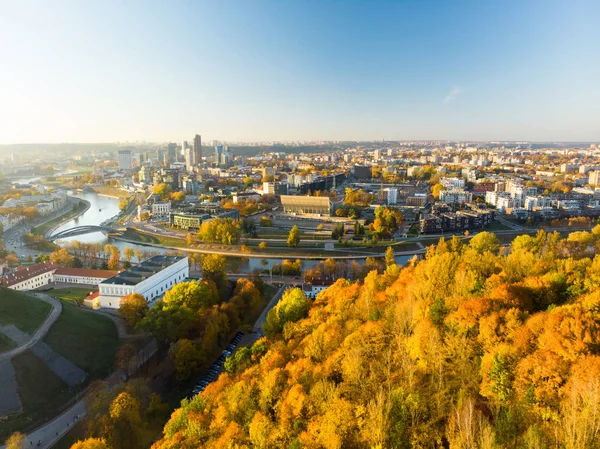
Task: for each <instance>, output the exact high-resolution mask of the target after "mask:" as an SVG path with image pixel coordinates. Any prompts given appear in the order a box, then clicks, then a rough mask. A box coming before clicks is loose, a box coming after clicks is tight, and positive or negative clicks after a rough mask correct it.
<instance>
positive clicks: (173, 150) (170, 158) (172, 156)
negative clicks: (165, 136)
mask: <svg viewBox="0 0 600 449" xmlns="http://www.w3.org/2000/svg"><path fill="white" fill-rule="evenodd" d="M173 162H177V144H176V143H172V142H171V143H169V145H168V146H167V163H169V164H172V163H173Z"/></svg>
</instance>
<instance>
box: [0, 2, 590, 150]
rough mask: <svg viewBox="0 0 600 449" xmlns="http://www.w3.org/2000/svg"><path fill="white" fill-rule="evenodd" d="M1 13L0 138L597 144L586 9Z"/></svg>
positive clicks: (404, 5) (261, 6) (316, 7)
mask: <svg viewBox="0 0 600 449" xmlns="http://www.w3.org/2000/svg"><path fill="white" fill-rule="evenodd" d="M3 9H4V14H3V15H2V17H0V40H2V41H4V42H8V43H9V45H5V46H3V47H2V48H1V49H0V65H1V66H3V70H1V71H0V83H2V85H3V86H5V87H6V88H5V90H4V92H3V101H2V102H0V124H1V127H0V129H1V130H2V132H0V144H15V143H36V142H39V143H66V142H90V143H91V142H136V141H138V142H139V141H148V142H168V141H175V142H181V141H182V140H187V141H189V142H190V143H191V141H192V139H193V136H194V134H195V133H196V132H198V133H200V134H202V135H203V136H206V137H205V140H207V141H209V140H213V139H218V140H221V141H227V142H229V141H245V142H261V141H375V140H381V139H382V138H385V139H386V140H402V141H419V140H450V141H578V142H594V141H598V140H600V131H599V130H600V89H597V87H596V81H595V76H594V75H595V73H596V72H597V69H598V68H600V67H599V66H600V63H598V62H597V60H596V58H594V54H595V49H596V48H597V47H598V43H599V40H600V38H598V36H597V35H595V34H594V22H593V18H594V17H597V16H598V14H597V13H598V12H600V6H599V5H597V4H594V3H593V2H591V1H580V2H569V3H567V2H560V1H552V2H541V1H529V2H502V3H501V4H500V3H499V4H480V3H476V2H468V1H465V2H460V3H455V4H453V5H448V4H445V3H443V2H428V3H427V4H417V3H412V2H397V3H393V4H392V3H387V2H383V3H379V2H375V3H373V2H370V3H368V4H367V3H364V4H363V3H358V2H350V3H346V4H343V5H340V4H339V3H334V2H325V3H318V4H317V3H308V2H306V3H296V4H292V3H286V4H283V3H275V2H252V3H234V2H219V3H208V2H202V3H198V4H196V3H193V4H192V3H185V2H176V3H174V4H169V5H168V6H167V5H160V4H151V5H147V4H144V3H141V2H129V3H126V4H123V3H118V2H108V3H103V4H91V3H90V4H78V3H75V2H68V1H62V2H53V3H52V4H49V3H44V2H38V3H36V5H35V7H33V8H32V7H31V4H28V5H20V4H16V3H8V2H7V3H6V4H5V6H4V8H3ZM32 11H35V12H33V13H32ZM107 24H110V26H108V27H107V26H106V25H107ZM24 30H30V31H31V30H33V31H32V32H24Z"/></svg>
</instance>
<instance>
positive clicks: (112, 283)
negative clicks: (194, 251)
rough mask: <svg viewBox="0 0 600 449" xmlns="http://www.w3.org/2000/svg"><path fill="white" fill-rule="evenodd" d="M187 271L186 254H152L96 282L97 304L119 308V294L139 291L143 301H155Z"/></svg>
mask: <svg viewBox="0 0 600 449" xmlns="http://www.w3.org/2000/svg"><path fill="white" fill-rule="evenodd" d="M189 275H190V267H189V262H188V258H187V257H186V256H154V257H152V258H151V259H148V260H146V261H144V262H142V263H141V264H139V265H136V266H134V267H132V268H129V269H128V270H125V271H122V272H121V273H119V274H117V275H116V276H113V277H111V278H109V279H106V280H105V281H102V282H101V283H100V284H99V286H98V287H99V293H100V295H99V296H98V298H99V301H100V307H107V308H111V309H118V308H119V305H120V302H121V298H122V297H123V296H125V295H129V294H131V293H139V294H141V295H143V296H144V298H146V301H148V302H151V301H155V300H156V299H159V298H160V297H162V296H163V295H164V294H165V292H166V291H167V290H169V289H170V288H171V287H173V286H174V285H175V284H177V283H179V282H183V281H184V280H185V279H186V278H188V277H189Z"/></svg>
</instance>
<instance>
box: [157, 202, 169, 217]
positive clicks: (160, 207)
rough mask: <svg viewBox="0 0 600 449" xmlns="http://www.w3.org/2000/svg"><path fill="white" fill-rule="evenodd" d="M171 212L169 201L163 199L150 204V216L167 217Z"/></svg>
mask: <svg viewBox="0 0 600 449" xmlns="http://www.w3.org/2000/svg"><path fill="white" fill-rule="evenodd" d="M170 212H171V202H170V201H164V202H160V203H153V204H152V216H153V217H168V216H169V213H170Z"/></svg>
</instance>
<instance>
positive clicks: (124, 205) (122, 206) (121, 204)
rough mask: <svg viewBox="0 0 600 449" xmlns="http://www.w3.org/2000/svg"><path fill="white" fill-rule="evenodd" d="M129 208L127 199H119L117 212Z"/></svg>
mask: <svg viewBox="0 0 600 449" xmlns="http://www.w3.org/2000/svg"><path fill="white" fill-rule="evenodd" d="M127 206H129V200H128V199H127V198H121V199H120V200H119V210H125V209H127Z"/></svg>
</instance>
